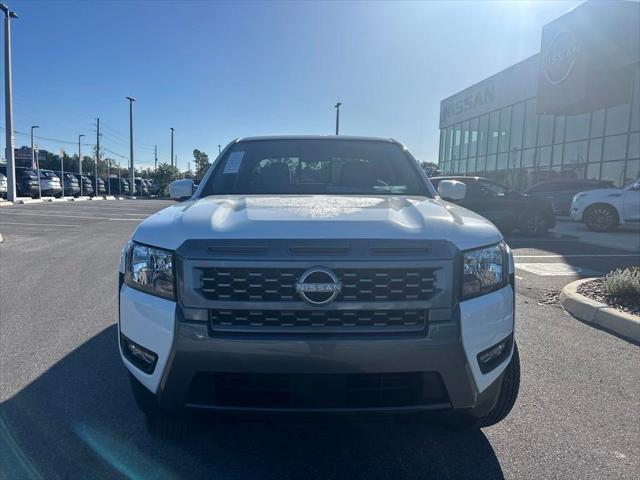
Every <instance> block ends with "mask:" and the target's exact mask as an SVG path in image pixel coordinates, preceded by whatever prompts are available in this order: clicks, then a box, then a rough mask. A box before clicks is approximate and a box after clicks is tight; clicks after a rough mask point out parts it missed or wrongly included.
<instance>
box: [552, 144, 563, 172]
mask: <svg viewBox="0 0 640 480" xmlns="http://www.w3.org/2000/svg"><path fill="white" fill-rule="evenodd" d="M562 147H563V146H562V145H554V146H553V159H552V160H553V161H552V165H553V166H554V167H556V166H560V165H562Z"/></svg>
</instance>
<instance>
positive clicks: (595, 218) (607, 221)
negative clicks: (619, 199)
mask: <svg viewBox="0 0 640 480" xmlns="http://www.w3.org/2000/svg"><path fill="white" fill-rule="evenodd" d="M584 223H586V225H587V228H589V230H592V231H594V232H610V231H611V230H614V229H615V228H616V227H617V226H618V224H619V223H620V219H619V218H618V212H616V209H615V208H613V207H612V206H611V205H605V204H602V203H601V204H596V205H591V206H590V207H589V208H587V211H586V212H584Z"/></svg>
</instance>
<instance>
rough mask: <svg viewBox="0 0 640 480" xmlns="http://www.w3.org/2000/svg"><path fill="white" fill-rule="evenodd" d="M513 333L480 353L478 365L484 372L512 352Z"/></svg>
mask: <svg viewBox="0 0 640 480" xmlns="http://www.w3.org/2000/svg"><path fill="white" fill-rule="evenodd" d="M512 343H513V335H509V336H508V337H507V338H505V339H504V340H502V341H500V342H498V343H496V344H495V345H494V346H492V347H490V348H488V349H486V350H484V351H483V352H480V353H479V354H478V365H479V366H480V371H481V372H482V373H488V372H490V371H491V370H493V369H494V368H495V367H497V366H498V365H499V364H500V363H501V362H502V361H503V360H504V359H505V358H506V357H508V356H509V352H511V344H512Z"/></svg>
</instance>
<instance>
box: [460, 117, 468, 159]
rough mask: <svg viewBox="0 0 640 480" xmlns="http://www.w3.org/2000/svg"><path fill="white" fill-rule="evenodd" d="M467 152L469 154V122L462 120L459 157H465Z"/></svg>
mask: <svg viewBox="0 0 640 480" xmlns="http://www.w3.org/2000/svg"><path fill="white" fill-rule="evenodd" d="M468 154H469V122H464V123H463V124H462V138H461V147H460V158H467V155H468Z"/></svg>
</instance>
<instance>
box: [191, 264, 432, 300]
mask: <svg viewBox="0 0 640 480" xmlns="http://www.w3.org/2000/svg"><path fill="white" fill-rule="evenodd" d="M200 270H201V285H200V291H201V293H202V295H203V296H204V297H205V298H206V299H208V300H221V301H249V302H250V301H254V302H282V301H284V302H286V301H299V300H300V297H299V296H298V295H297V294H296V290H295V283H296V281H297V280H298V279H299V278H300V276H301V275H302V273H303V272H304V269H296V268H255V269H254V268H227V267H211V268H201V269H200ZM334 272H335V274H336V275H337V276H338V279H339V280H340V281H341V282H342V292H341V293H340V295H338V297H337V298H336V300H335V301H337V302H340V301H344V302H400V301H416V300H428V299H429V298H431V296H432V295H433V294H434V292H435V272H434V270H433V269H429V268H402V269H399V268H392V269H360V268H357V269H356V268H353V269H344V268H340V269H335V270H334Z"/></svg>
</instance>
